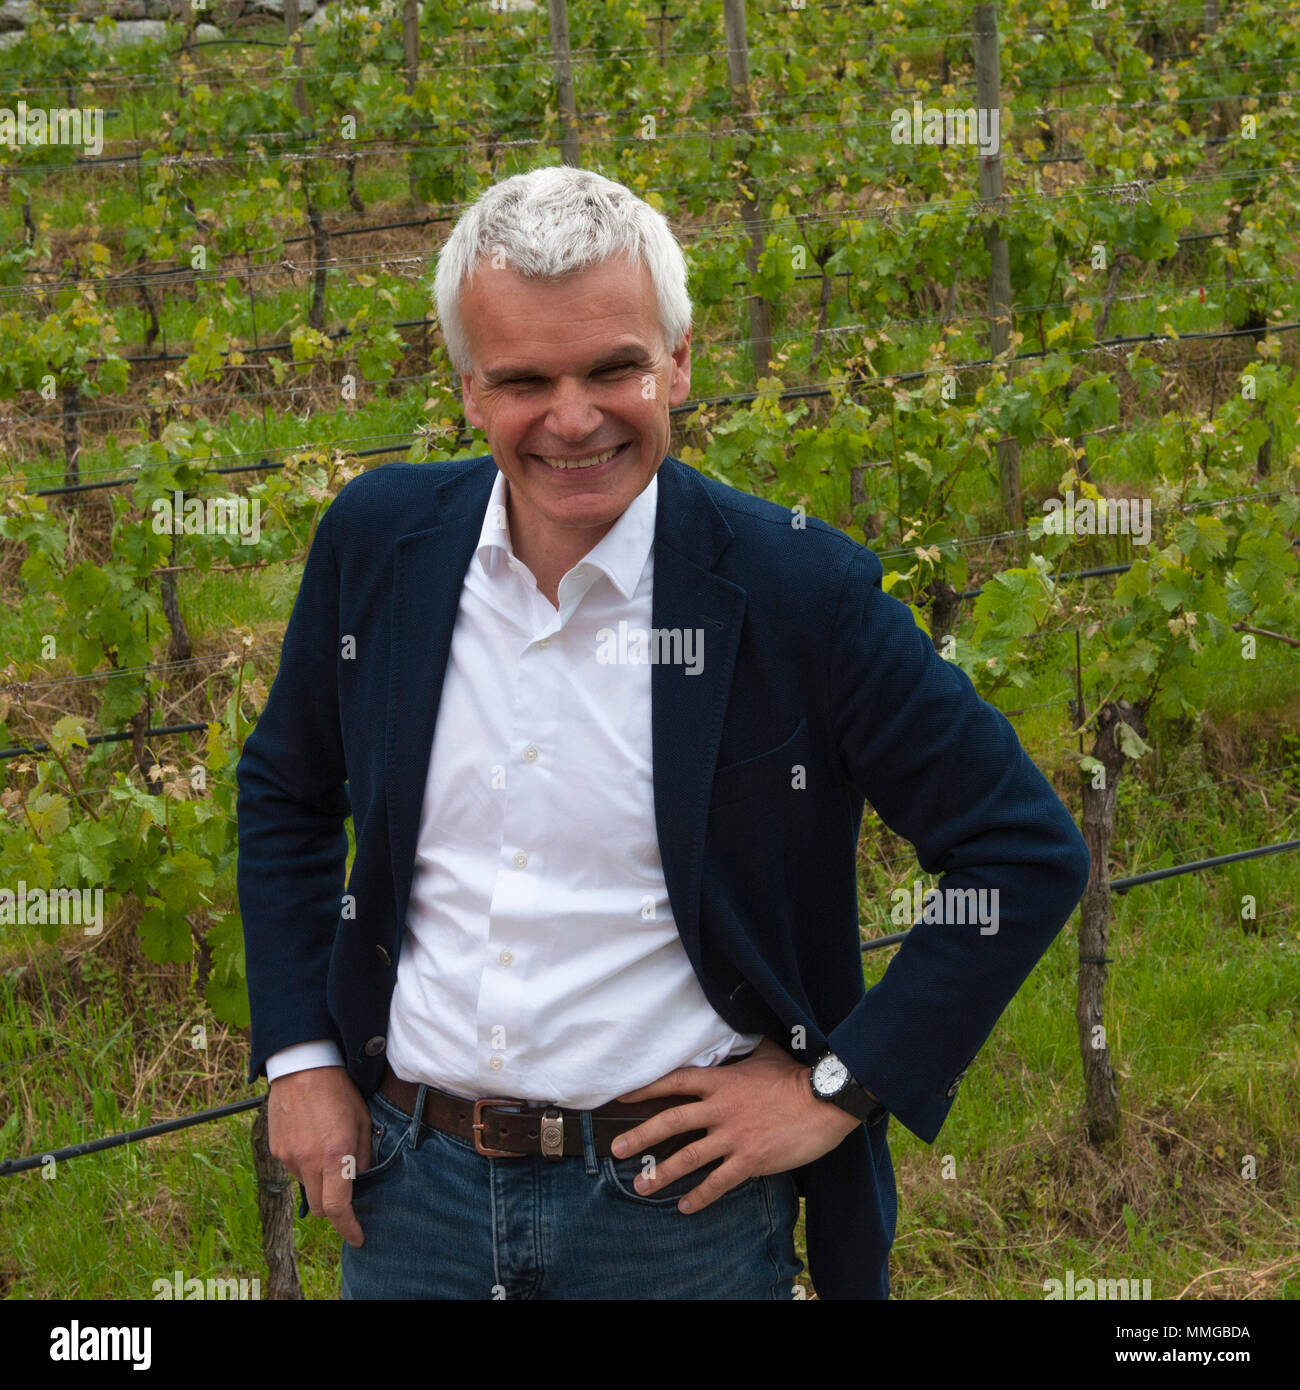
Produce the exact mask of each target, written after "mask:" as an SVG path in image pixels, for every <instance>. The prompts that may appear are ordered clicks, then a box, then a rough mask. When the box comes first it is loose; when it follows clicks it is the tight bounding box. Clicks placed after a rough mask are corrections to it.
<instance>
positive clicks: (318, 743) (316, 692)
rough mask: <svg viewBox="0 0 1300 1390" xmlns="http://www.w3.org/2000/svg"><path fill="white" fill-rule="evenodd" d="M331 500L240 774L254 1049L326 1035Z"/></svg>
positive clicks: (333, 760) (333, 903)
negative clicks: (277, 666) (269, 690)
mask: <svg viewBox="0 0 1300 1390" xmlns="http://www.w3.org/2000/svg"><path fill="white" fill-rule="evenodd" d="M337 509H338V501H337V499H336V500H335V502H334V504H333V505H332V506H331V507H330V508H329V509H328V510H327V511H326V512H325V514H324V516H323V517H322V518H321V520H320V523H319V524H318V526H317V528H316V534H315V537H314V538H313V540H312V544H311V548H310V550H309V551H308V555H307V561H306V564H305V566H304V568H303V575H302V583H301V585H300V587H299V589H298V596H297V599H296V601H295V602H294V606H293V612H292V614H291V615H290V618H289V624H288V627H287V628H286V630H285V635H284V644H283V647H282V649H281V655H280V666H279V670H278V671H277V673H276V677H275V681H274V683H273V684H272V686H271V692H270V694H269V695H268V696H267V700H266V706H265V708H264V709H263V710H262V714H261V717H260V718H259V719H258V721H257V725H256V727H255V728H254V729H253V731H252V733H250V734H249V735H248V737H247V739H245V741H244V749H243V754H242V756H241V757H240V760H239V765H238V767H237V769H236V773H235V776H236V781H237V783H238V787H239V793H238V798H237V802H236V815H237V821H238V835H239V857H238V868H237V872H236V880H237V886H238V892H239V910H240V915H241V917H242V919H243V927H244V956H245V964H246V972H247V978H248V1000H249V1009H250V1016H251V1025H252V1028H251V1032H252V1048H251V1051H252V1056H251V1058H250V1062H249V1077H248V1079H249V1081H250V1082H251V1081H255V1080H256V1079H257V1077H258V1075H259V1074H260V1073H261V1072H262V1071H264V1070H265V1066H266V1059H267V1057H269V1056H270V1055H271V1054H272V1053H275V1052H278V1051H279V1050H281V1049H282V1048H285V1047H289V1046H291V1045H293V1044H295V1043H301V1042H310V1041H313V1040H326V1039H333V1040H337V1041H338V1042H339V1045H340V1047H341V1046H342V1040H341V1038H340V1037H339V1031H338V1028H337V1026H336V1024H335V1023H334V1020H333V1018H332V1017H331V1015H330V1012H329V1008H328V1006H327V1003H326V995H325V988H326V977H327V975H328V973H329V961H330V954H331V950H332V947H333V942H334V932H335V927H336V926H337V923H338V917H339V912H340V910H341V903H342V896H343V890H344V877H345V872H346V866H347V849H348V839H347V831H346V828H345V825H344V822H345V820H346V818H347V815H348V813H349V809H350V808H349V801H348V795H347V788H346V781H347V771H346V766H345V762H344V755H343V738H342V733H341V730H340V722H339V708H338V668H337V662H338V659H339V640H340V638H339V569H338V563H337V558H336V554H335V549H334V527H335V526H336V524H337Z"/></svg>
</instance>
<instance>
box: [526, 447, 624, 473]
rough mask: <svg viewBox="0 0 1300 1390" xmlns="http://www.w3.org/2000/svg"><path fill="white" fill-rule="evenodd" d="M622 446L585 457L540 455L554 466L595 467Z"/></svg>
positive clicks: (609, 457) (611, 456)
mask: <svg viewBox="0 0 1300 1390" xmlns="http://www.w3.org/2000/svg"><path fill="white" fill-rule="evenodd" d="M622 447H623V446H622V445H621V444H620V445H618V446H617V447H616V448H613V449H607V450H606V451H605V452H604V453H603V454H592V455H591V456H590V457H589V458H585V459H557V458H550V457H548V456H547V455H546V454H540V455H539V456H538V457H540V458H542V459H544V460H545V461H546V462H547V463H549V464H550V465H551V467H552V468H594V467H595V465H596V464H598V463H604V462H605V461H606V460H608V459H612V458H613V457H614V455H615V454H616V453H618V451H619V449H621V448H622Z"/></svg>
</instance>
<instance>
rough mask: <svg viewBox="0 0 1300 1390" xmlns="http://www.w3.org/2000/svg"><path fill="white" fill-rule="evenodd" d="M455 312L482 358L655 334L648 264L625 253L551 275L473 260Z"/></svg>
mask: <svg viewBox="0 0 1300 1390" xmlns="http://www.w3.org/2000/svg"><path fill="white" fill-rule="evenodd" d="M461 319H462V322H463V323H464V326H465V332H466V334H467V335H468V336H469V338H470V340H471V342H472V344H473V347H474V349H476V351H475V353H474V355H475V357H476V358H484V359H486V357H488V356H495V355H497V354H499V353H503V352H504V353H508V352H512V351H521V352H526V353H528V354H529V355H530V356H531V355H534V354H536V353H538V352H542V351H545V352H547V353H548V354H549V353H564V352H565V351H566V350H570V349H571V350H575V351H578V352H590V351H600V352H603V351H605V350H606V349H607V348H608V346H609V344H610V340H611V339H614V338H617V339H619V340H620V341H621V340H627V339H633V340H642V341H643V342H644V344H645V345H646V346H649V345H650V343H651V342H653V340H654V339H655V338H657V337H658V336H659V326H658V322H659V320H658V307H657V303H656V298H655V293H654V282H653V280H652V279H651V276H650V272H649V269H648V268H647V267H646V266H644V265H642V264H641V263H639V262H634V261H631V260H629V259H627V258H625V257H619V258H616V259H614V260H610V261H604V262H601V263H600V264H598V265H594V266H588V267H586V268H585V269H583V270H580V271H574V272H572V273H570V274H568V275H565V276H562V277H560V278H559V279H556V280H543V279H530V278H528V277H526V276H522V275H519V274H517V273H516V272H515V271H513V270H510V269H509V268H507V267H498V266H494V265H493V264H492V263H491V261H490V260H484V261H481V262H480V263H479V265H478V267H477V268H476V269H475V272H474V278H473V279H472V280H471V281H470V283H469V284H468V285H466V287H465V289H464V291H463V292H462V294H461ZM485 365H487V364H486V361H485Z"/></svg>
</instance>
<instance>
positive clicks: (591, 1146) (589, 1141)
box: [581, 1110, 600, 1178]
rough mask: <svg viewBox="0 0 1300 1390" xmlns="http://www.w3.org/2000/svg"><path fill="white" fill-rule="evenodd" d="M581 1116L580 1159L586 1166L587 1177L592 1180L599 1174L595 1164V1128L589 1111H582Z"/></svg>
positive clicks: (598, 1167)
mask: <svg viewBox="0 0 1300 1390" xmlns="http://www.w3.org/2000/svg"><path fill="white" fill-rule="evenodd" d="M581 1114H582V1159H583V1162H584V1163H585V1164H586V1168H587V1176H588V1177H589V1178H594V1177H595V1176H596V1174H597V1173H598V1172H600V1166H599V1165H598V1164H597V1162H596V1127H595V1125H593V1124H592V1122H591V1111H590V1110H583V1111H582V1112H581Z"/></svg>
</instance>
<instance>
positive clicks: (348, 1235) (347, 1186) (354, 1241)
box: [321, 1164, 365, 1246]
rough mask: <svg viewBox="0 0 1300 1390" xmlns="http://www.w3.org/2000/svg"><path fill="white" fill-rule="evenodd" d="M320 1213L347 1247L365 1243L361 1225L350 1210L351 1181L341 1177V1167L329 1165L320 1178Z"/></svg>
mask: <svg viewBox="0 0 1300 1390" xmlns="http://www.w3.org/2000/svg"><path fill="white" fill-rule="evenodd" d="M321 1211H322V1212H323V1213H324V1215H325V1217H326V1219H327V1220H328V1221H329V1223H330V1225H331V1226H333V1227H334V1229H335V1230H336V1231H337V1232H338V1233H339V1235H341V1236H342V1237H343V1239H344V1240H345V1241H347V1243H348V1244H349V1245H351V1246H358V1245H362V1244H364V1243H365V1236H364V1235H363V1234H362V1231H361V1223H360V1222H359V1221H358V1220H357V1218H356V1215H355V1214H354V1213H353V1210H352V1179H351V1178H345V1177H344V1176H343V1174H342V1167H341V1165H338V1164H331V1165H330V1166H329V1167H327V1168H326V1170H325V1172H324V1174H323V1176H322V1180H321Z"/></svg>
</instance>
